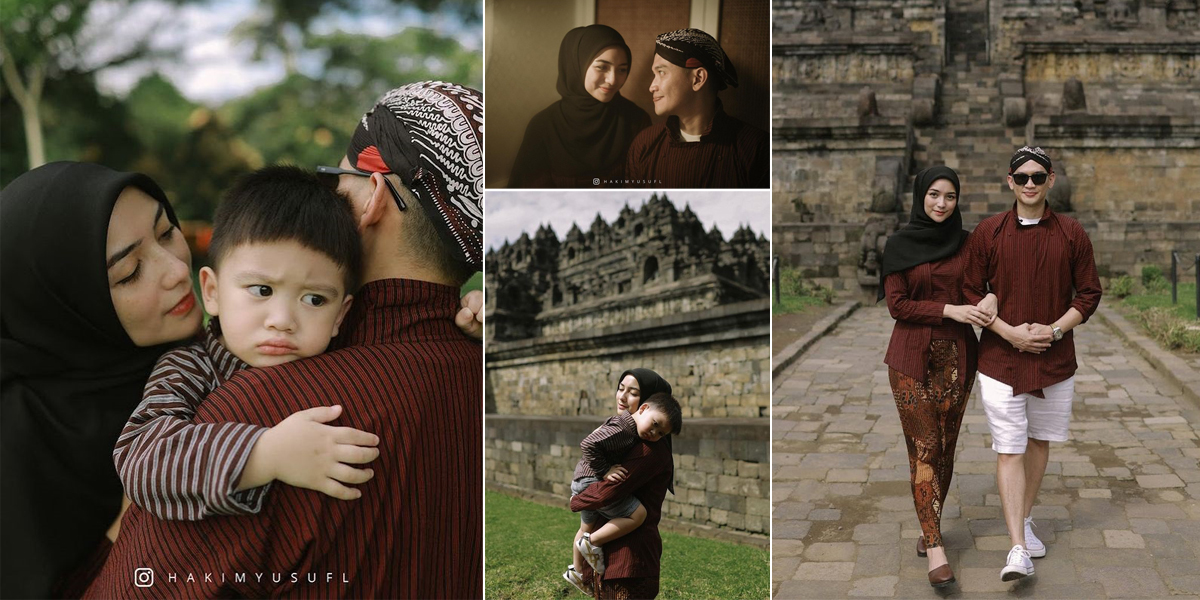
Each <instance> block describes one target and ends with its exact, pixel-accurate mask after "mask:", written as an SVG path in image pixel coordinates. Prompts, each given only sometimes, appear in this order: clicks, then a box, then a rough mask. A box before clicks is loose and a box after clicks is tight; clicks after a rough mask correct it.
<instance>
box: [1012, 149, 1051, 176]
mask: <svg viewBox="0 0 1200 600" xmlns="http://www.w3.org/2000/svg"><path fill="white" fill-rule="evenodd" d="M1031 160H1032V161H1033V162H1036V163H1037V164H1039V165H1042V166H1043V167H1045V168H1046V170H1047V171H1049V172H1051V173H1053V172H1054V169H1053V168H1052V167H1051V166H1050V156H1049V155H1048V154H1046V151H1045V150H1042V149H1041V148H1038V147H1036V146H1034V147H1032V148H1031V147H1029V146H1021V148H1020V149H1019V150H1017V151H1016V152H1014V153H1013V155H1012V158H1011V159H1009V161H1008V172H1009V174H1012V173H1015V172H1016V170H1017V169H1018V168H1020V167H1021V165H1023V164H1025V163H1027V162H1029V161H1031Z"/></svg>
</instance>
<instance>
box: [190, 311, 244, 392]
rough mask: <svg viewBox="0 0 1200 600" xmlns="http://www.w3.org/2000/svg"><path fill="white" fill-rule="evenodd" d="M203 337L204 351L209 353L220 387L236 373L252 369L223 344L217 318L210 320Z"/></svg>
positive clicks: (219, 323)
mask: <svg viewBox="0 0 1200 600" xmlns="http://www.w3.org/2000/svg"><path fill="white" fill-rule="evenodd" d="M201 335H202V336H203V338H204V349H205V350H206V351H207V352H208V357H209V358H210V359H211V361H212V365H213V374H214V375H215V376H216V379H217V386H220V385H221V384H223V383H225V381H226V380H227V379H229V378H230V377H233V374H234V373H237V372H238V371H241V370H242V369H249V368H250V365H249V364H247V363H246V361H244V360H242V359H240V358H238V357H237V356H236V355H235V354H234V353H232V352H230V351H229V349H228V348H226V347H225V344H222V343H221V340H220V336H221V322H220V321H218V320H217V318H216V317H213V318H211V319H209V320H208V325H207V326H206V327H205V328H204V333H202V334H201Z"/></svg>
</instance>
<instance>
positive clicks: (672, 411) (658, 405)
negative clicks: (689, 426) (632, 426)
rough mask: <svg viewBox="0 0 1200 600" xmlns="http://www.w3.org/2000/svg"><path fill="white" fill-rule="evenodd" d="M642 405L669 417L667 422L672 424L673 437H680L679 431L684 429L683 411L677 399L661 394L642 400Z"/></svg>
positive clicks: (664, 393)
mask: <svg viewBox="0 0 1200 600" xmlns="http://www.w3.org/2000/svg"><path fill="white" fill-rule="evenodd" d="M642 404H645V405H647V406H649V407H650V408H653V409H655V410H661V411H662V413H663V414H664V415H667V420H668V421H670V422H671V435H679V430H680V429H682V428H683V409H682V408H680V406H679V401H678V400H676V399H675V396H672V395H671V394H668V393H666V392H659V393H657V394H654V395H653V396H650V397H649V398H646V399H645V400H642ZM646 410H650V409H646Z"/></svg>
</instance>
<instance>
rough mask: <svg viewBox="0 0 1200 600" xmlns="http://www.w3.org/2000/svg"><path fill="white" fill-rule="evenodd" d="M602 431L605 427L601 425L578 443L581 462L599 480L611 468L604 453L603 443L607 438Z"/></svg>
mask: <svg viewBox="0 0 1200 600" xmlns="http://www.w3.org/2000/svg"><path fill="white" fill-rule="evenodd" d="M604 429H605V425H601V426H600V427H599V428H597V429H596V430H595V431H593V432H591V433H589V434H588V435H587V437H585V438H583V441H582V442H579V450H580V451H581V452H582V453H583V461H584V462H585V463H586V464H587V466H588V467H590V468H591V469H592V472H593V473H595V474H596V476H597V477H600V478H601V479H603V478H604V476H605V474H606V473H607V472H608V469H609V467H611V466H612V464H611V463H609V462H608V458H607V457H606V456H605V453H604V447H603V446H604V442H606V441H608V439H609V437H606V436H605V433H604Z"/></svg>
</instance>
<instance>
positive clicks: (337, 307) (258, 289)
mask: <svg viewBox="0 0 1200 600" xmlns="http://www.w3.org/2000/svg"><path fill="white" fill-rule="evenodd" d="M220 269H221V273H220V276H219V277H218V275H217V273H216V272H214V271H213V270H212V269H211V268H209V267H205V268H203V269H201V271H200V287H201V292H202V293H203V296H204V308H205V309H207V310H208V312H209V314H211V315H213V316H219V317H221V338H222V342H223V343H224V344H225V347H226V348H228V349H229V351H230V352H232V353H233V354H234V355H235V356H237V357H238V358H240V359H242V360H244V361H246V362H247V363H248V364H249V365H250V366H252V367H269V366H271V365H278V364H283V363H286V362H291V361H293V360H296V359H298V358H304V357H307V356H315V355H317V354H320V353H322V352H324V351H325V348H327V347H328V346H329V340H330V339H331V338H332V337H333V336H335V335H337V332H338V326H340V325H341V323H342V318H344V317H345V316H346V311H347V310H348V309H349V308H350V300H351V297H350V296H348V295H347V294H346V289H345V286H346V284H345V280H344V277H343V275H344V273H343V271H342V268H341V267H339V266H338V265H337V263H335V262H333V260H332V259H331V258H329V257H328V256H326V255H324V254H322V253H320V252H317V251H316V250H312V249H310V248H308V247H305V246H303V245H301V244H300V243H299V242H295V241H292V240H287V241H279V242H267V243H251V244H243V245H241V246H238V247H236V248H234V249H232V251H230V252H229V253H228V254H227V255H226V256H225V258H224V259H223V260H222V261H221V266H220Z"/></svg>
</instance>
